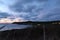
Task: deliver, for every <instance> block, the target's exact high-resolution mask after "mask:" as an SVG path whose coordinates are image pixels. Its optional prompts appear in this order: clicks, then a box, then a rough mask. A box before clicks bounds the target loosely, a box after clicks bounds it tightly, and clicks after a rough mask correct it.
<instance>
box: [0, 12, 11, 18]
mask: <svg viewBox="0 0 60 40" xmlns="http://www.w3.org/2000/svg"><path fill="white" fill-rule="evenodd" d="M8 16H11V15H10V14H8V13H4V12H0V18H5V17H8Z"/></svg>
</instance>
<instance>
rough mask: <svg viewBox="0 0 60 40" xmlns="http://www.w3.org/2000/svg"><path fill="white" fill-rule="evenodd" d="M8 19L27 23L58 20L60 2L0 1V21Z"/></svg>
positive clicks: (36, 0)
mask: <svg viewBox="0 0 60 40" xmlns="http://www.w3.org/2000/svg"><path fill="white" fill-rule="evenodd" d="M9 17H10V19H11V18H12V17H13V19H14V18H20V19H22V20H29V21H55V20H60V0H0V20H1V19H2V18H9Z"/></svg>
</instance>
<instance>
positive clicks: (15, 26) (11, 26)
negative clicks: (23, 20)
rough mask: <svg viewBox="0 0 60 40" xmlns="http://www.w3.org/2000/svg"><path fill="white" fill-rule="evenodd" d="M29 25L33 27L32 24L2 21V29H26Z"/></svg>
mask: <svg viewBox="0 0 60 40" xmlns="http://www.w3.org/2000/svg"><path fill="white" fill-rule="evenodd" d="M27 27H32V25H23V24H21V25H18V24H11V23H0V31H6V30H13V29H25V28H27Z"/></svg>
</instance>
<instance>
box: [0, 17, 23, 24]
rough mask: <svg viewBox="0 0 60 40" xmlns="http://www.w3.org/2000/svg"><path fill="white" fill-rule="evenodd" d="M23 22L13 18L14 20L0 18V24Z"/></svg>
mask: <svg viewBox="0 0 60 40" xmlns="http://www.w3.org/2000/svg"><path fill="white" fill-rule="evenodd" d="M23 21H24V20H22V19H19V18H15V19H13V20H12V19H9V18H2V19H0V23H13V22H23Z"/></svg>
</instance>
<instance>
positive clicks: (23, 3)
mask: <svg viewBox="0 0 60 40" xmlns="http://www.w3.org/2000/svg"><path fill="white" fill-rule="evenodd" d="M45 1H47V0H18V2H16V3H15V4H14V5H12V6H10V9H12V10H13V11H16V12H31V13H32V12H33V11H34V12H38V11H40V10H42V9H43V6H44V2H45ZM41 2H43V3H41ZM32 10H33V11H32ZM37 10H38V11H37Z"/></svg>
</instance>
